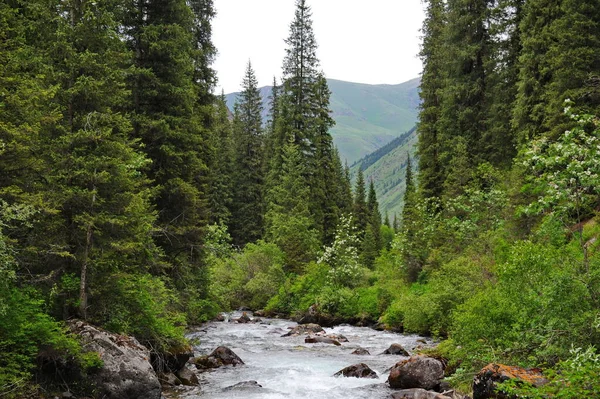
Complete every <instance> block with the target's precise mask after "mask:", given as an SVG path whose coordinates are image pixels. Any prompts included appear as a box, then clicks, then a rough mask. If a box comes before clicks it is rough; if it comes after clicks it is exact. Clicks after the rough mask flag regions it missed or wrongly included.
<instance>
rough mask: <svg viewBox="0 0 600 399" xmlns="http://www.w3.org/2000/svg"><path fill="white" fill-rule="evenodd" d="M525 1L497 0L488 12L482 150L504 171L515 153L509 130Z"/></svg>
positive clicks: (515, 90)
mask: <svg viewBox="0 0 600 399" xmlns="http://www.w3.org/2000/svg"><path fill="white" fill-rule="evenodd" d="M524 3H525V0H497V1H495V2H494V4H493V7H492V8H491V11H490V20H491V23H490V28H489V31H490V57H489V59H488V61H487V65H486V75H487V89H486V100H485V102H486V104H488V105H487V111H486V112H487V118H486V126H485V130H484V132H483V136H482V143H483V147H482V150H483V151H484V153H485V154H486V156H485V159H486V160H487V161H489V162H490V163H491V164H493V165H496V166H500V167H507V166H509V165H510V164H511V163H512V160H513V158H514V156H515V155H516V150H517V138H516V134H515V131H514V129H513V128H512V126H511V120H512V110H513V108H514V102H515V98H516V96H517V81H518V76H519V65H518V61H519V56H520V55H521V34H520V30H519V25H520V23H521V20H522V18H523V5H524Z"/></svg>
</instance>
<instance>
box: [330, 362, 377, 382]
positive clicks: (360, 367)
mask: <svg viewBox="0 0 600 399" xmlns="http://www.w3.org/2000/svg"><path fill="white" fill-rule="evenodd" d="M333 376H334V377H340V376H343V377H355V378H377V373H376V372H374V371H373V370H371V368H370V367H369V366H367V365H366V364H364V363H358V364H353V365H352V366H348V367H345V368H343V369H341V370H340V371H338V372H337V373H335V374H334V375H333Z"/></svg>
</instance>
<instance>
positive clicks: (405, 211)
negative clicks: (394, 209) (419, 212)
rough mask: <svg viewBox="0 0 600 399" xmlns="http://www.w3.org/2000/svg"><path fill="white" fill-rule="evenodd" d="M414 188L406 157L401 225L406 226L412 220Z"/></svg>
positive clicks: (410, 169) (409, 165)
mask: <svg viewBox="0 0 600 399" xmlns="http://www.w3.org/2000/svg"><path fill="white" fill-rule="evenodd" d="M415 195H416V187H415V182H414V179H413V171H412V161H411V159H410V155H409V154H407V157H406V174H405V176H404V205H403V207H402V225H407V224H408V221H409V219H410V218H412V216H413V213H414V206H415Z"/></svg>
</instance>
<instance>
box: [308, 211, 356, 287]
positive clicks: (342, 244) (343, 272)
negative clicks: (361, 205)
mask: <svg viewBox="0 0 600 399" xmlns="http://www.w3.org/2000/svg"><path fill="white" fill-rule="evenodd" d="M317 263H319V264H326V265H328V266H329V267H330V270H329V274H328V276H327V277H328V280H329V281H328V283H329V284H331V285H333V286H346V287H353V286H355V285H357V283H358V282H359V280H360V277H361V276H362V274H363V270H362V268H361V267H360V265H359V262H358V239H357V237H356V228H355V227H354V225H353V223H352V218H351V217H345V216H342V217H341V220H340V223H339V225H338V229H337V231H336V233H335V240H334V241H333V244H331V246H330V247H326V248H325V252H324V253H323V256H321V257H320V258H319V260H318V261H317Z"/></svg>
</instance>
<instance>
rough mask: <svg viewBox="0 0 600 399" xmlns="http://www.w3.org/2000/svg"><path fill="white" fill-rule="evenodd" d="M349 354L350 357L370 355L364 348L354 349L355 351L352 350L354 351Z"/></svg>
mask: <svg viewBox="0 0 600 399" xmlns="http://www.w3.org/2000/svg"><path fill="white" fill-rule="evenodd" d="M351 354H352V355H370V354H371V353H369V351H368V350H366V349H364V348H356V349H354V351H353V352H352V353H351Z"/></svg>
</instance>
